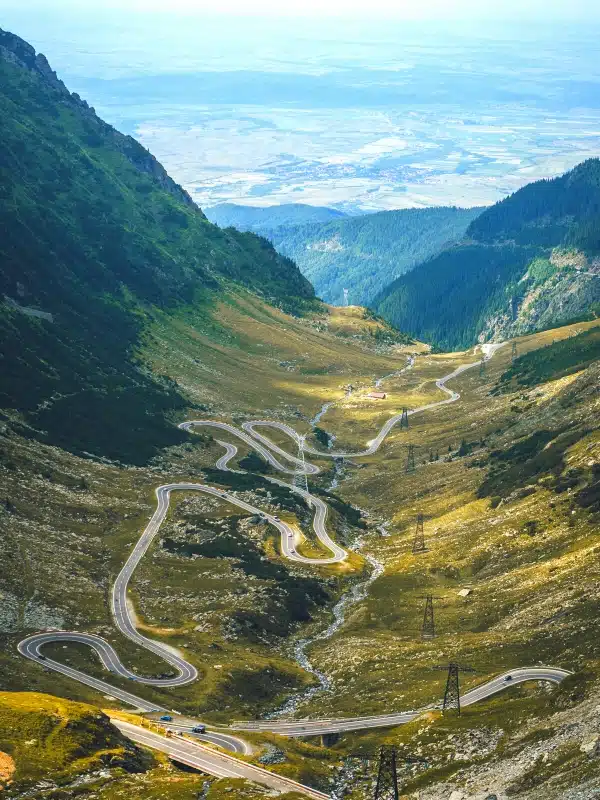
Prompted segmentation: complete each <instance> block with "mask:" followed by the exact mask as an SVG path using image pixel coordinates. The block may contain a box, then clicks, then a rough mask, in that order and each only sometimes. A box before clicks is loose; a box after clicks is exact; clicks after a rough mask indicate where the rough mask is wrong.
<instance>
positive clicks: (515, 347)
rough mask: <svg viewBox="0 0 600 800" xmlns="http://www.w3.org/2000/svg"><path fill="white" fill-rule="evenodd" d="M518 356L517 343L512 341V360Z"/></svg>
mask: <svg viewBox="0 0 600 800" xmlns="http://www.w3.org/2000/svg"><path fill="white" fill-rule="evenodd" d="M516 357H517V343H516V342H513V343H512V348H511V351H510V359H511V361H514V360H515V358H516Z"/></svg>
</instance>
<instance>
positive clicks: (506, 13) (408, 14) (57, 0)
mask: <svg viewBox="0 0 600 800" xmlns="http://www.w3.org/2000/svg"><path fill="white" fill-rule="evenodd" d="M599 5H600V4H599V3H598V0H284V2H282V0H168V2H167V0H102V2H97V1H96V0H30V1H29V3H28V7H29V8H31V10H32V13H33V10H34V9H43V10H47V11H52V10H56V11H57V12H59V13H60V12H61V11H64V10H66V9H71V10H78V11H84V12H86V13H88V14H94V15H101V14H102V13H103V12H104V11H106V10H108V9H112V10H119V11H121V12H127V11H136V12H139V13H142V14H143V13H148V12H156V11H158V12H166V13H173V12H178V13H186V14H206V13H212V14H214V13H226V14H238V15H239V14H269V15H276V16H294V15H301V16H329V17H336V16H364V17H368V18H370V19H373V18H377V17H382V18H385V17H394V18H405V19H431V18H434V19H440V18H447V19H457V18H462V17H469V18H478V19H486V18H488V19H489V18H504V19H516V20H518V19H524V20H525V19H527V20H529V19H536V18H537V19H540V20H544V21H549V20H551V19H553V18H555V19H556V18H558V19H571V20H576V19H578V20H580V19H586V18H594V19H599V18H600V8H599ZM15 8H21V9H22V8H23V4H22V2H21V0H0V11H2V9H15ZM0 24H1V23H0Z"/></svg>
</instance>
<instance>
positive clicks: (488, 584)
mask: <svg viewBox="0 0 600 800" xmlns="http://www.w3.org/2000/svg"><path fill="white" fill-rule="evenodd" d="M582 327H585V326H582V325H577V326H570V327H568V328H565V329H560V330H555V331H549V332H544V333H542V334H538V335H532V336H528V337H524V338H523V339H522V340H520V341H519V344H518V348H519V352H524V351H525V350H526V349H530V348H535V347H539V346H541V345H543V344H544V343H547V342H549V341H552V339H556V338H562V337H565V336H569V335H572V333H573V332H574V331H576V330H579V329H581V328H582ZM510 357H511V348H510V345H509V346H507V347H505V348H503V349H502V350H500V351H499V352H498V354H497V355H496V356H495V357H494V359H493V360H492V361H491V362H490V364H489V365H488V370H487V376H486V377H485V378H481V377H480V376H479V371H478V369H477V368H475V369H474V370H473V371H471V372H467V373H465V374H464V375H462V376H460V377H459V378H458V379H457V380H455V382H454V383H453V384H452V386H453V388H456V389H457V390H458V391H460V392H461V395H462V397H461V400H460V401H459V402H458V403H456V404H449V405H447V406H443V407H441V408H440V409H436V410H433V411H429V412H425V413H424V414H423V415H419V416H415V417H412V418H411V427H410V429H409V431H408V432H406V431H402V432H400V431H399V430H398V429H396V430H395V431H393V432H392V433H391V434H390V436H389V438H388V439H387V440H386V443H385V444H384V445H383V446H382V448H381V450H380V451H379V452H378V453H377V454H375V455H374V456H371V457H369V458H368V459H364V460H362V459H361V463H364V464H366V467H364V468H362V469H358V470H355V471H351V473H350V476H349V478H348V479H347V480H346V481H344V482H343V483H342V484H341V485H340V487H339V488H338V490H337V492H338V493H339V494H341V495H342V496H344V497H346V498H348V499H350V498H351V499H352V502H354V503H356V504H357V505H359V506H361V507H364V508H368V509H369V511H370V512H371V513H373V514H374V515H375V517H376V518H383V519H386V520H388V521H389V522H390V523H391V524H390V526H389V531H390V533H391V534H392V535H391V536H390V537H389V538H384V537H379V536H377V535H376V534H375V535H374V536H373V537H370V538H369V539H368V550H369V551H370V552H372V553H373V554H374V555H375V556H376V557H377V558H379V559H381V560H382V561H384V563H385V566H386V572H385V575H384V576H382V578H380V579H379V580H378V581H376V582H375V584H373V586H372V587H371V590H370V593H369V597H368V599H366V600H365V601H364V602H363V603H361V604H360V605H359V606H358V607H357V608H356V609H355V610H354V611H353V612H352V613H351V614H350V616H349V619H348V621H347V623H346V624H345V625H344V627H343V628H342V629H341V630H340V631H339V632H338V633H337V634H336V636H335V637H334V638H333V640H330V641H328V642H326V643H317V644H316V645H315V646H314V648H313V650H312V655H313V658H314V663H315V664H316V665H317V666H318V667H319V668H320V669H323V670H324V671H326V672H327V673H328V674H332V675H333V677H334V679H335V691H334V692H332V693H327V694H326V695H320V696H318V697H317V698H315V699H314V701H312V703H311V704H309V705H308V706H306V707H303V708H302V709H301V713H302V714H305V713H311V714H314V715H317V714H318V715H325V716H329V715H332V714H335V713H342V714H359V713H373V712H380V713H384V712H386V711H390V710H391V709H396V710H402V709H404V708H412V707H418V706H419V705H421V704H427V703H431V702H434V701H437V700H438V699H439V698H440V696H441V694H442V691H443V682H444V676H443V674H442V673H440V672H436V671H435V670H434V669H433V667H434V666H435V665H436V664H438V663H441V662H444V661H447V660H449V659H454V658H456V659H458V660H462V661H464V662H465V663H468V664H469V663H471V664H472V665H473V666H474V667H476V668H477V670H478V673H477V674H476V676H475V677H471V676H469V675H465V677H464V685H465V688H468V687H469V685H473V684H474V683H478V682H480V681H481V680H483V679H485V678H486V677H489V676H492V675H494V674H497V673H498V672H501V671H503V670H505V669H511V668H513V667H516V666H520V665H522V666H528V665H535V664H536V663H539V662H543V663H550V664H555V665H557V666H563V667H565V668H567V669H578V668H581V667H582V666H583V665H585V664H590V665H592V666H593V667H594V668H595V664H596V659H597V654H596V651H595V646H594V637H595V633H594V612H593V608H594V604H595V600H594V599H593V598H594V597H595V596H596V594H597V592H598V591H599V590H600V571H599V569H598V565H597V553H596V548H597V544H596V537H597V520H596V519H595V517H594V516H593V515H590V514H589V513H587V512H585V511H584V510H583V509H580V508H579V507H577V506H575V507H574V506H573V503H572V501H571V499H570V497H569V495H568V493H565V494H560V495H556V494H555V493H554V492H551V491H549V490H548V489H547V488H545V487H544V485H543V483H542V484H540V485H539V486H537V489H536V491H535V493H534V494H532V495H530V496H528V497H524V498H521V499H515V500H514V501H513V502H511V503H510V504H508V505H505V506H501V507H500V508H497V509H493V508H491V507H490V501H489V498H484V499H479V500H478V499H477V497H476V492H477V488H478V487H479V485H480V484H481V481H482V479H483V477H484V476H485V474H486V470H485V468H481V467H478V466H475V465H472V463H473V462H475V461H477V459H478V458H480V457H481V456H482V455H485V454H487V453H488V452H489V449H490V448H491V447H495V446H498V445H503V446H506V443H507V442H508V443H510V442H511V441H512V440H513V437H514V438H518V436H523V435H526V434H527V433H530V432H532V431H535V430H536V429H539V428H540V427H544V426H549V427H550V428H554V427H558V426H559V424H565V421H567V422H573V421H576V420H577V419H579V418H580V416H581V414H582V411H584V413H588V414H589V415H590V419H593V414H594V408H593V406H586V407H585V409H581V408H571V407H569V406H567V407H566V408H565V407H563V405H560V404H559V403H558V400H559V399H560V397H561V395H560V392H561V391H563V390H565V389H568V388H569V386H570V385H572V384H573V382H574V381H575V380H577V376H570V377H569V378H566V379H563V380H561V381H560V382H558V383H559V384H560V385H559V386H558V387H556V386H552V385H551V384H550V385H547V386H546V387H542V388H541V390H538V389H536V390H535V391H532V392H529V393H528V397H527V398H523V397H522V396H521V395H522V393H517V394H516V395H498V396H490V395H489V389H490V388H491V386H492V385H493V383H494V381H495V380H496V379H497V378H498V377H499V375H500V374H501V373H502V372H503V371H504V370H505V369H506V367H507V366H508V364H509V363H510ZM460 358H461V356H453V357H452V358H451V359H448V357H447V356H439V357H438V356H435V357H432V358H431V360H435V361H436V362H438V363H439V366H440V367H442V369H441V370H440V371H438V373H437V375H438V376H440V375H442V374H445V372H448V371H450V369H448V367H452V364H453V363H455V362H457V361H459V360H460ZM462 359H463V362H467V361H468V360H470V359H471V360H472V354H463V355H462ZM414 375H415V377H418V375H419V360H417V364H416V366H415V371H414ZM534 395H536V396H535V397H534ZM515 404H517V406H523V407H525V409H526V410H525V411H524V412H522V413H519V412H518V411H515V410H514V407H515ZM325 427H326V426H325ZM462 439H466V440H467V441H469V442H474V441H477V442H479V440H481V439H483V440H486V444H484V445H483V446H482V447H481V448H477V449H475V450H474V451H473V454H472V455H471V456H469V457H465V458H457V457H456V455H454V456H453V460H452V461H449V462H447V461H445V460H443V459H444V456H447V452H448V446H449V445H450V446H451V447H452V450H453V451H454V452H456V450H457V449H458V446H459V444H460V442H461V440H462ZM487 440H490V441H487ZM598 440H599V436H598V434H597V432H596V431H592V432H591V433H589V434H588V435H587V436H585V437H583V438H582V439H581V441H579V442H578V443H577V444H575V445H573V446H572V447H571V448H570V449H569V450H567V452H566V456H565V458H566V462H567V465H568V466H569V467H571V466H573V465H577V464H580V463H582V462H585V463H590V460H591V461H598V460H599V459H600V444H599V441H598ZM408 443H413V444H414V445H415V446H416V447H417V451H416V452H417V461H418V468H417V471H416V472H415V473H414V474H406V472H405V464H406V450H407V444H408ZM430 451H433V452H436V451H439V452H440V455H441V457H442V458H441V460H440V461H436V462H434V463H428V460H427V459H428V454H429V452H430ZM468 465H471V466H468ZM418 513H424V514H425V533H426V541H427V545H428V552H427V553H424V554H420V555H418V556H415V555H413V554H412V552H411V545H412V539H413V536H414V530H415V521H416V515H417V514H418ZM532 521H537V523H538V526H539V532H538V533H537V534H536V535H535V536H531V535H529V532H528V528H527V526H528V524H529V523H531V522H532ZM465 586H468V587H471V588H472V589H473V593H472V595H471V596H470V597H468V598H466V599H463V598H461V597H459V596H458V591H459V590H460V589H461V588H464V587H465ZM426 593H432V594H434V595H436V596H437V597H438V598H439V599H437V598H436V600H435V611H436V623H437V628H438V634H439V635H438V637H437V638H436V639H435V640H433V641H431V642H423V641H421V638H420V626H421V621H422V616H423V606H424V600H423V599H422V598H423V595H424V594H426ZM565 607H567V608H568V609H569V612H568V614H567V615H566V616H565V617H564V618H563V617H561V616H560V612H561V610H564V608H565ZM557 613H558V614H559V616H558V618H557V619H556V620H554V619H553V617H554V615H555V614H557ZM549 634H550V635H549ZM399 676H401V679H399Z"/></svg>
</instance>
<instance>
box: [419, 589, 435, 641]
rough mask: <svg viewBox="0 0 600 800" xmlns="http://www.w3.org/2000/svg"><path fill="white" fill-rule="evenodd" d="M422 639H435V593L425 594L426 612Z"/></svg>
mask: <svg viewBox="0 0 600 800" xmlns="http://www.w3.org/2000/svg"><path fill="white" fill-rule="evenodd" d="M421 638H422V639H435V623H434V620H433V595H432V594H428V595H425V612H424V614H423V625H422V627H421Z"/></svg>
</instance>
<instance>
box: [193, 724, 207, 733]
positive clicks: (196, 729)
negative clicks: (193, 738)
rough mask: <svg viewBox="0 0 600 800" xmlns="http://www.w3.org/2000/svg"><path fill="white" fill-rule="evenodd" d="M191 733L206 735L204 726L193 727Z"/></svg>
mask: <svg viewBox="0 0 600 800" xmlns="http://www.w3.org/2000/svg"><path fill="white" fill-rule="evenodd" d="M192 733H206V725H194V727H193V728H192Z"/></svg>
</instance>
